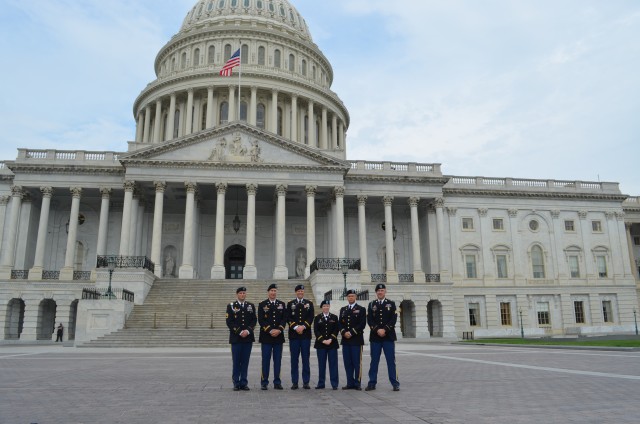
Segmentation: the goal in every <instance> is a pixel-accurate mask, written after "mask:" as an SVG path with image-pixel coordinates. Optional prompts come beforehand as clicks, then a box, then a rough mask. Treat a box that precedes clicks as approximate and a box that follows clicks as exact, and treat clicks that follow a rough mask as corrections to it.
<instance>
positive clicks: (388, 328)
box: [226, 284, 400, 391]
mask: <svg viewBox="0 0 640 424" xmlns="http://www.w3.org/2000/svg"><path fill="white" fill-rule="evenodd" d="M267 293H268V296H267V298H266V299H265V300H263V301H262V302H260V304H258V307H257V308H256V307H255V305H254V304H253V303H251V302H247V301H245V299H246V297H247V289H246V288H245V287H239V288H238V289H237V290H236V297H237V299H236V300H235V301H234V302H231V303H230V304H229V305H228V306H227V317H226V320H227V327H229V343H230V344H231V355H232V358H233V371H232V379H233V390H235V391H240V390H249V386H248V380H247V373H248V369H249V359H250V357H251V349H252V347H253V343H254V341H255V336H254V329H255V326H256V323H257V324H259V325H260V333H259V337H258V341H259V342H260V344H261V351H262V352H261V353H262V373H261V376H260V387H261V389H262V390H268V387H269V374H270V367H271V362H273V388H274V389H275V390H282V389H283V387H282V380H281V379H280V369H281V362H282V348H283V345H284V342H285V336H284V333H285V330H286V328H287V326H288V337H289V350H290V353H291V383H292V385H291V389H292V390H297V389H298V388H299V385H298V383H299V381H300V375H299V363H300V359H302V361H301V362H302V387H303V388H304V389H310V388H311V386H310V385H309V382H310V379H311V368H310V364H309V357H310V354H311V339H312V336H315V343H314V346H313V347H314V348H315V349H316V353H317V357H318V382H317V384H316V386H315V388H316V389H324V388H325V384H326V383H325V382H326V370H327V362H328V363H329V382H330V384H331V388H332V389H333V390H337V389H338V385H339V378H338V349H339V348H340V346H342V359H343V363H344V369H345V372H346V375H347V383H346V385H345V386H343V387H342V390H362V387H361V378H362V349H363V346H364V330H365V328H366V326H367V325H369V327H370V330H371V331H370V334H369V342H370V349H371V365H370V368H369V382H368V384H367V386H366V387H365V390H366V391H370V390H375V389H376V384H377V378H378V365H379V363H380V356H381V355H382V353H383V352H384V355H385V359H386V361H387V369H388V372H389V381H390V382H391V386H392V387H393V390H394V391H398V390H400V382H399V381H398V375H397V372H396V363H395V341H396V333H395V325H396V320H397V311H396V304H395V302H393V301H392V300H389V299H387V298H386V293H387V289H386V287H385V285H384V284H378V285H377V286H376V299H375V300H373V301H371V302H370V303H369V305H368V308H367V309H365V308H364V307H363V306H361V305H358V304H357V301H356V299H357V296H356V292H355V290H348V291H347V292H346V299H347V302H348V304H347V305H346V306H344V307H343V308H341V309H340V313H339V316H336V315H335V314H332V313H330V312H329V310H330V308H331V304H330V302H329V301H328V300H323V301H322V302H321V303H320V308H321V309H322V312H321V313H319V314H317V315H315V314H314V308H313V302H311V301H310V300H309V299H305V297H304V286H303V285H302V284H300V285H297V286H296V287H295V293H296V297H295V298H294V299H293V300H291V301H289V302H288V303H286V304H285V303H284V302H283V301H281V300H279V299H278V298H277V295H278V287H277V285H276V284H271V285H270V286H269V288H268V289H267ZM338 335H341V339H340V342H339V341H338Z"/></svg>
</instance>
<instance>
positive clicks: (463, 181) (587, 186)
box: [445, 176, 619, 193]
mask: <svg viewBox="0 0 640 424" xmlns="http://www.w3.org/2000/svg"><path fill="white" fill-rule="evenodd" d="M463 186H466V187H470V186H472V187H475V188H485V189H496V188H498V189H509V188H515V189H519V190H520V189H545V190H569V191H578V190H580V191H584V190H589V191H606V192H616V193H618V192H619V188H618V183H607V182H587V181H563V180H532V179H523V178H486V177H460V176H452V177H450V179H449V182H448V183H447V185H446V186H445V188H463Z"/></svg>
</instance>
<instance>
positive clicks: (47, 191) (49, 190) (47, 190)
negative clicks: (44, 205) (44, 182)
mask: <svg viewBox="0 0 640 424" xmlns="http://www.w3.org/2000/svg"><path fill="white" fill-rule="evenodd" d="M40 192H42V197H51V196H53V187H40Z"/></svg>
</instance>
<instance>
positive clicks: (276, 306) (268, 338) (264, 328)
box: [258, 284, 287, 390]
mask: <svg viewBox="0 0 640 424" xmlns="http://www.w3.org/2000/svg"><path fill="white" fill-rule="evenodd" d="M267 292H268V297H267V298H266V299H265V300H263V301H262V302H260V304H259V305H258V323H259V324H260V338H259V341H260V343H261V344H262V376H261V378H260V386H261V388H262V390H267V386H268V385H269V368H270V365H271V355H273V388H274V389H276V390H282V381H281V380H280V365H281V363H282V345H283V344H284V329H285V327H286V325H287V305H285V303H284V302H283V301H281V300H278V299H276V296H277V295H278V286H277V285H275V284H271V285H270V286H269V288H268V289H267Z"/></svg>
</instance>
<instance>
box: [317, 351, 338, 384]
mask: <svg viewBox="0 0 640 424" xmlns="http://www.w3.org/2000/svg"><path fill="white" fill-rule="evenodd" d="M316 353H317V354H318V387H324V385H325V380H326V378H327V359H328V360H329V378H330V379H331V387H338V384H340V380H339V378H338V349H317V350H316Z"/></svg>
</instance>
